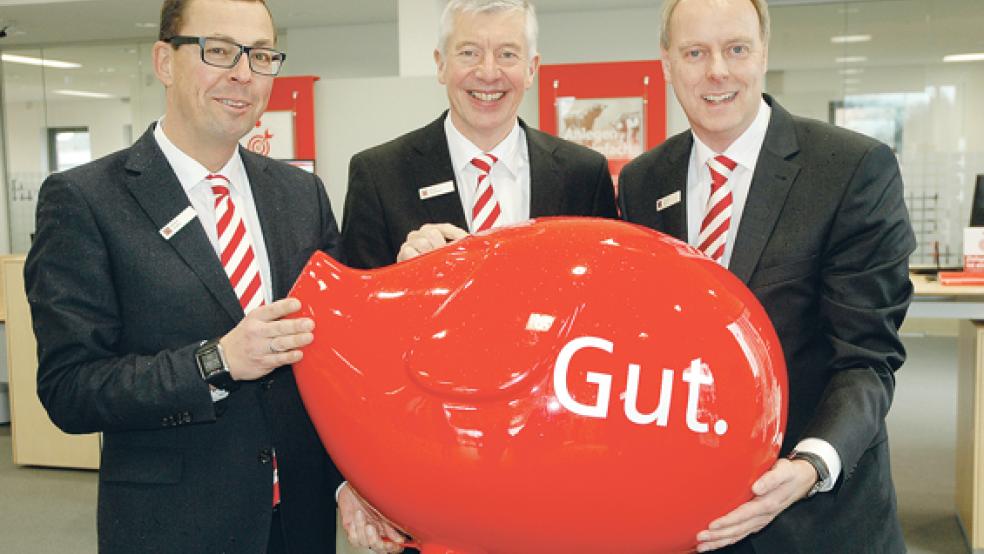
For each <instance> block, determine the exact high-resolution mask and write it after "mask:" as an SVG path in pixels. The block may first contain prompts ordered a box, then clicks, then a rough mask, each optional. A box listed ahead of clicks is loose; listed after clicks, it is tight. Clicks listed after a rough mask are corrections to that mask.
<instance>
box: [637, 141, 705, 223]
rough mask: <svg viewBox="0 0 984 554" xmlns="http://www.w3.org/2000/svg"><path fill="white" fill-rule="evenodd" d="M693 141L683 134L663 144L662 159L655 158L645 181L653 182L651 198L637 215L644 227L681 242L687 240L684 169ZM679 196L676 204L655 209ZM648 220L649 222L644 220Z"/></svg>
mask: <svg viewBox="0 0 984 554" xmlns="http://www.w3.org/2000/svg"><path fill="white" fill-rule="evenodd" d="M693 144H694V139H693V135H691V134H690V131H686V132H684V133H681V134H679V135H677V136H676V137H673V138H671V139H669V140H668V141H666V143H665V145H664V148H665V149H666V155H665V156H659V157H658V158H657V161H656V164H654V165H653V166H652V167H651V169H650V171H651V173H650V174H648V175H646V176H645V178H646V180H648V181H649V182H651V183H653V189H652V190H654V191H655V193H656V194H655V195H654V196H653V197H652V198H650V199H649V203H650V206H649V208H648V209H646V210H643V211H642V212H641V213H640V214H639V215H640V216H641V217H640V219H641V220H642V221H640V222H641V223H643V224H644V225H647V226H649V227H652V228H653V229H659V230H660V231H662V232H664V233H666V234H668V235H672V236H673V237H676V238H678V239H680V240H682V241H684V242H686V241H687V168H688V166H689V165H690V149H691V148H692V147H693ZM675 194H679V195H680V201H679V202H677V203H676V204H673V205H670V206H669V207H666V208H664V209H662V210H660V209H658V205H659V203H660V200H663V201H664V202H665V201H666V199H669V198H671V197H672V196H673V195H675ZM647 218H651V220H650V221H646V219H647Z"/></svg>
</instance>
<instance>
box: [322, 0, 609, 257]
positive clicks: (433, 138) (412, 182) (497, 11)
mask: <svg viewBox="0 0 984 554" xmlns="http://www.w3.org/2000/svg"><path fill="white" fill-rule="evenodd" d="M536 39H537V22H536V13H535V11H534V8H533V6H532V5H531V4H530V3H529V2H525V1H523V0H451V1H450V2H449V3H448V5H447V6H446V8H445V10H444V13H443V15H442V16H441V22H440V28H439V36H438V43H437V49H436V50H435V51H434V60H435V61H436V63H437V73H438V80H439V81H440V82H441V84H443V85H444V86H445V87H446V88H447V95H448V103H449V105H450V109H449V110H448V111H447V112H445V113H444V114H442V115H441V116H440V117H439V118H437V120H436V121H434V122H433V123H431V124H429V125H427V126H426V127H423V128H421V129H418V130H416V131H413V132H411V133H408V134H406V135H404V136H402V137H399V138H397V139H395V140H393V141H391V142H388V143H386V144H383V145H381V146H377V147H375V148H371V149H369V150H366V151H364V152H361V153H359V154H356V155H355V156H353V157H352V161H351V163H350V165H349V186H348V194H347V197H346V199H345V216H344V218H343V222H342V242H343V245H344V247H345V252H346V256H347V259H348V261H349V263H350V264H351V265H353V266H356V267H362V268H372V267H379V266H383V265H388V264H391V263H393V262H395V261H396V260H397V257H398V256H399V258H400V259H401V260H402V259H406V258H408V257H412V256H415V255H418V254H420V253H423V252H426V251H428V250H432V249H434V248H437V247H439V246H442V245H444V244H446V243H447V242H448V241H453V240H456V239H459V238H461V237H464V236H466V235H467V234H468V233H469V232H477V231H482V230H486V229H491V228H495V227H501V226H503V225H508V224H510V223H518V222H521V221H525V220H527V219H529V218H530V217H540V216H550V215H593V216H600V217H615V200H614V191H613V188H612V181H611V175H610V174H609V171H608V164H607V162H606V160H605V158H604V157H603V156H602V155H601V154H598V153H596V152H594V151H592V150H589V149H587V148H584V147H582V146H578V145H575V144H573V143H571V142H567V141H564V140H560V139H558V138H556V137H553V136H550V135H547V134H544V133H541V132H539V131H537V130H535V129H531V128H530V127H528V126H527V125H526V124H525V123H524V122H523V121H522V120H520V119H519V118H518V117H517V115H516V114H517V111H518V110H519V105H520V103H521V102H522V101H523V95H524V94H525V93H526V91H527V89H529V88H530V86H532V84H533V80H534V77H535V76H536V71H537V68H538V67H539V65H540V55H539V54H538V53H537V49H536Z"/></svg>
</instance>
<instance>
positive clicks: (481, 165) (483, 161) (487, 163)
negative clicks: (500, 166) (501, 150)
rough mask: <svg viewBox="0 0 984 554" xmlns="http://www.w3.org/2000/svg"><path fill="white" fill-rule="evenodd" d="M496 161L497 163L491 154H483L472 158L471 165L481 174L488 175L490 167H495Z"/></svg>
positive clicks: (496, 159)
mask: <svg viewBox="0 0 984 554" xmlns="http://www.w3.org/2000/svg"><path fill="white" fill-rule="evenodd" d="M497 161H499V159H498V158H496V157H495V156H493V155H492V154H489V153H485V154H482V155H481V156H476V157H475V158H473V159H472V161H471V164H472V165H473V166H475V167H477V168H478V170H479V171H481V172H482V173H488V172H489V171H492V166H493V165H495V162H497Z"/></svg>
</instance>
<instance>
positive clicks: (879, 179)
mask: <svg viewBox="0 0 984 554" xmlns="http://www.w3.org/2000/svg"><path fill="white" fill-rule="evenodd" d="M765 98H766V101H767V102H768V103H769V104H770V105H771V106H772V117H771V120H770V122H769V127H768V131H767V133H766V136H765V143H764V144H763V146H762V150H761V152H760V154H759V158H758V163H757V165H756V168H755V174H754V176H753V178H752V184H751V189H750V190H749V195H748V200H747V203H746V205H745V208H744V212H743V214H742V218H741V223H740V226H739V229H738V235H737V239H736V242H735V245H734V250H733V254H732V258H731V263H730V267H729V269H730V270H731V271H732V272H733V273H734V274H735V275H737V276H738V277H739V278H740V279H741V280H742V281H744V282H745V284H746V285H748V287H749V288H750V289H751V290H752V292H753V293H755V296H756V297H758V299H759V300H760V301H761V303H762V305H763V306H764V307H765V309H766V311H767V312H768V314H769V316H770V318H771V319H772V323H773V325H774V326H775V329H776V331H777V333H778V335H779V338H780V341H781V343H782V347H783V351H784V353H785V358H786V365H787V368H788V371H789V419H788V425H787V427H786V436H785V440H784V442H783V446H782V454H784V455H785V454H787V453H788V452H789V451H790V450H791V448H792V447H793V446H794V445H795V444H796V443H797V442H798V441H799V440H800V439H802V438H804V437H818V438H821V439H824V440H826V441H827V442H829V443H830V444H831V445H833V447H834V448H835V449H836V450H837V452H838V454H839V455H840V457H841V460H842V461H843V463H844V468H843V472H842V474H841V477H840V479H839V481H838V484H837V486H836V487H835V488H834V490H833V491H831V492H827V493H821V494H817V495H816V496H814V497H812V498H810V499H807V500H803V501H800V502H797V503H796V504H794V505H793V506H791V507H790V508H789V509H787V510H786V511H785V512H784V513H782V514H781V515H780V516H779V517H778V518H777V519H776V520H775V521H774V522H773V523H772V524H770V525H769V526H768V527H766V528H765V529H763V530H762V531H761V532H760V533H758V534H756V535H755V536H753V537H751V541H752V544H753V545H754V546H755V548H756V551H758V552H768V553H772V552H777V553H778V552H782V553H790V552H866V553H874V552H892V553H894V552H902V551H904V545H903V542H902V534H901V530H900V527H899V523H898V518H897V516H896V502H895V490H894V486H893V484H892V478H891V471H890V467H889V459H888V453H889V451H888V441H887V435H886V430H885V415H886V413H887V412H888V409H889V407H890V405H891V402H892V395H893V393H894V390H895V376H894V372H895V370H896V369H898V368H899V366H900V365H902V362H903V360H904V359H905V350H904V348H903V347H902V344H901V342H900V341H899V337H898V327H899V325H901V323H902V319H903V318H904V317H905V312H906V309H907V308H908V305H909V301H910V299H911V296H912V285H911V283H910V281H909V274H908V258H909V254H910V253H911V252H912V251H913V250H914V249H915V238H914V236H913V233H912V229H911V226H910V224H909V217H908V212H907V211H906V207H905V204H904V202H903V192H902V179H901V176H900V174H899V167H898V163H897V161H896V159H895V156H894V155H893V154H892V152H891V151H890V150H889V149H888V148H887V147H886V146H885V145H883V144H881V143H879V142H877V141H875V140H872V139H870V138H867V137H864V136H862V135H859V134H856V133H853V132H850V131H847V130H844V129H840V128H837V127H834V126H832V125H828V124H825V123H820V122H818V121H812V120H808V119H803V118H799V117H794V116H792V115H790V114H789V113H788V112H787V111H786V110H784V109H783V108H782V106H780V105H779V104H778V103H776V102H775V101H774V100H773V99H772V98H770V97H768V96H766V97H765ZM692 146H693V137H692V135H691V133H690V131H689V130H688V131H686V132H684V133H681V134H679V135H676V136H674V137H672V138H670V139H668V140H667V141H666V142H665V143H664V144H662V145H661V146H659V147H658V148H655V149H654V150H651V151H650V152H647V153H646V154H644V155H642V156H641V157H639V158H637V159H636V160H634V161H633V162H632V163H630V164H629V165H627V166H626V167H625V168H624V169H623V171H622V173H621V176H620V178H619V193H620V195H619V206H620V208H621V211H622V217H623V218H624V219H626V220H627V221H631V222H633V223H639V224H642V225H645V226H647V227H651V228H653V229H656V230H658V231H662V232H664V233H667V234H670V235H673V236H675V237H677V238H679V239H681V240H684V241H685V240H687V223H686V213H687V212H686V203H687V198H686V192H687V167H688V163H689V157H690V150H691V147H692ZM675 191H680V192H681V194H683V201H682V202H680V203H678V204H676V205H674V206H672V207H669V208H666V209H664V210H662V211H657V210H656V202H657V200H658V199H660V198H663V197H664V196H666V195H668V194H671V193H673V192H675ZM722 515H723V514H722Z"/></svg>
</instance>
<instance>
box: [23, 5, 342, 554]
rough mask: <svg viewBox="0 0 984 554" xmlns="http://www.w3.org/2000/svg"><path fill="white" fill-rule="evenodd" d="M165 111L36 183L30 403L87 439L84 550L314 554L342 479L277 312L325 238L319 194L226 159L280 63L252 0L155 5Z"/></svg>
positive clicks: (325, 538)
mask: <svg viewBox="0 0 984 554" xmlns="http://www.w3.org/2000/svg"><path fill="white" fill-rule="evenodd" d="M159 39H160V40H159V41H158V42H157V43H155V44H154V47H153V63H154V70H155V73H156V74H157V77H158V79H159V80H160V81H161V82H162V83H163V85H164V88H165V91H166V92H165V95H166V104H165V114H164V116H163V117H162V118H161V119H160V120H159V121H158V122H156V123H155V124H153V125H151V127H150V129H148V130H147V132H146V133H144V135H143V136H142V137H140V138H139V139H138V140H137V141H136V143H135V144H134V145H133V146H131V147H130V148H127V149H124V150H121V151H119V152H116V153H114V154H111V155H109V156H107V157H105V158H102V159H99V160H96V161H94V162H92V163H89V164H86V165H83V166H81V167H78V168H75V169H72V170H69V171H66V172H64V173H60V174H54V175H51V176H50V177H48V179H46V180H45V182H44V184H43V185H42V187H41V193H40V198H39V200H38V208H37V234H36V238H35V240H34V243H33V245H32V247H31V251H30V253H29V254H28V258H27V264H26V268H25V281H26V287H27V295H28V300H29V301H30V304H31V312H32V316H33V322H34V332H35V335H36V337H37V343H38V362H39V367H38V396H39V397H40V399H41V402H42V403H43V404H44V406H45V408H46V409H47V411H48V414H49V415H50V417H51V419H52V421H54V422H55V424H57V425H58V426H59V427H61V428H62V429H63V430H65V431H67V432H70V433H91V432H101V433H102V437H103V449H102V459H101V463H100V466H101V467H100V475H99V508H98V529H99V533H98V536H99V551H100V552H102V553H104V554H115V553H120V554H132V553H136V552H158V553H170V552H173V553H187V552H236V553H244V554H262V553H277V554H279V553H284V552H287V547H288V545H289V547H290V551H291V552H332V551H334V546H335V537H334V530H335V506H334V501H333V499H332V495H333V493H334V490H335V488H336V487H337V486H338V484H339V483H340V482H341V476H340V475H339V474H338V471H337V470H336V469H335V467H334V465H333V464H332V462H331V460H330V459H329V457H328V455H327V453H326V452H325V449H324V447H323V446H322V444H321V441H320V440H319V439H318V436H317V433H316V432H315V430H314V428H313V426H312V424H311V422H310V420H309V419H308V417H307V415H306V413H305V411H304V407H303V406H302V404H301V399H300V397H299V395H298V391H297V386H296V385H295V383H294V376H293V373H292V370H291V365H290V364H292V363H294V362H297V361H298V360H300V359H301V357H302V351H301V349H302V348H303V347H304V346H306V345H307V344H309V343H310V342H311V340H312V338H313V335H312V332H313V331H314V323H313V322H312V321H311V320H310V319H307V318H298V319H287V318H285V316H287V315H289V314H292V313H294V312H296V311H297V310H299V309H300V303H299V302H298V301H297V300H294V299H285V298H284V297H285V296H286V294H287V291H288V290H289V288H290V286H291V284H292V283H293V282H294V279H295V278H296V276H297V275H298V274H299V272H300V271H301V268H302V267H303V266H304V264H305V262H306V261H307V259H308V257H309V256H310V255H311V254H312V253H313V252H314V251H316V250H322V251H325V252H327V253H329V254H332V255H337V252H338V249H337V247H338V242H339V235H338V230H337V227H336V224H335V218H334V216H333V215H332V212H331V206H330V205H329V203H328V198H327V195H326V194H325V190H324V186H323V185H322V183H321V181H320V180H319V179H318V178H317V177H315V176H313V175H310V174H308V173H306V172H304V171H300V170H298V169H295V168H293V167H290V166H289V165H287V164H284V163H281V162H277V161H274V160H271V159H268V158H265V157H262V156H258V155H256V154H253V153H250V152H248V151H246V150H244V149H242V148H240V147H239V142H238V141H239V139H240V138H241V137H242V136H243V135H245V134H246V132H247V131H248V130H250V129H251V128H253V126H254V125H255V123H256V121H257V119H258V118H259V116H260V114H261V113H262V112H263V111H264V109H265V108H266V105H267V101H268V100H269V97H270V92H271V90H272V87H273V80H274V76H275V75H276V74H277V73H278V72H279V71H280V68H281V66H282V65H283V62H284V59H285V57H286V55H285V54H284V53H282V52H279V51H278V50H277V49H276V42H277V36H276V31H275V27H274V24H273V21H272V20H271V17H270V13H269V11H268V10H267V7H266V4H265V3H264V2H263V1H262V0H166V1H165V2H164V4H163V6H162V9H161V27H160V35H159Z"/></svg>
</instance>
